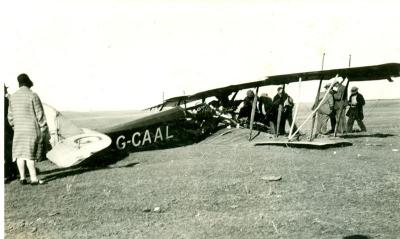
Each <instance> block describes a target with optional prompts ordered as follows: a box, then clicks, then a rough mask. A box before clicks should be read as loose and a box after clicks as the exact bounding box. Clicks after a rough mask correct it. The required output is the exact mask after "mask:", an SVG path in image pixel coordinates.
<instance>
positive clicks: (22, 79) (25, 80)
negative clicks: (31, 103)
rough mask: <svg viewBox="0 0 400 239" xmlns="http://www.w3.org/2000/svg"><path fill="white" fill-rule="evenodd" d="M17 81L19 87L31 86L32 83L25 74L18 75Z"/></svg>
mask: <svg viewBox="0 0 400 239" xmlns="http://www.w3.org/2000/svg"><path fill="white" fill-rule="evenodd" d="M17 79H18V83H19V84H20V85H24V86H27V87H32V86H33V82H32V81H31V79H29V76H28V75H27V74H25V73H22V74H20V75H19V76H18V78H17Z"/></svg>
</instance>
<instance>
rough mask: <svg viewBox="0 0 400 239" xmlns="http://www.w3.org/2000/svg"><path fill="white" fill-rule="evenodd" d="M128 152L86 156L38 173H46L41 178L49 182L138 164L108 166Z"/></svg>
mask: <svg viewBox="0 0 400 239" xmlns="http://www.w3.org/2000/svg"><path fill="white" fill-rule="evenodd" d="M126 156H128V154H112V153H105V154H102V155H98V156H96V157H91V158H88V159H87V160H86V161H85V162H83V163H81V164H79V165H76V166H73V167H69V168H56V169H51V170H46V171H42V172H40V175H46V176H44V177H43V178H42V180H44V181H45V182H50V181H53V180H56V179H60V178H65V177H69V176H74V175H78V174H82V173H85V172H90V171H97V170H104V169H113V168H131V167H134V166H135V165H137V164H139V163H138V162H134V163H130V164H127V165H123V166H119V167H110V166H111V165H113V164H115V163H117V162H118V161H120V160H122V159H124V158H125V157H126Z"/></svg>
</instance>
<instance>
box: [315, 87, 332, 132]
mask: <svg viewBox="0 0 400 239" xmlns="http://www.w3.org/2000/svg"><path fill="white" fill-rule="evenodd" d="M330 86H331V85H330V84H329V83H328V84H326V85H325V89H326V90H328V89H329V87H330ZM325 94H326V91H325V92H321V93H320V94H319V99H318V103H317V104H316V105H314V107H313V109H315V107H317V105H318V104H320V103H319V102H321V100H322V99H323V98H324V96H325ZM333 107H334V102H333V95H332V94H331V92H329V93H328V94H327V96H326V98H325V99H324V101H323V102H322V103H321V106H320V107H319V109H318V110H317V130H316V133H317V135H318V134H321V135H327V134H329V132H330V131H328V120H329V119H330V118H331V115H332V112H333ZM331 120H332V119H331ZM317 135H316V136H317Z"/></svg>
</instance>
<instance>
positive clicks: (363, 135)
mask: <svg viewBox="0 0 400 239" xmlns="http://www.w3.org/2000/svg"><path fill="white" fill-rule="evenodd" d="M393 136H396V135H394V134H382V133H375V134H347V135H342V136H339V137H340V138H344V139H353V138H365V137H371V138H387V137H393Z"/></svg>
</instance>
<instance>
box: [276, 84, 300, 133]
mask: <svg viewBox="0 0 400 239" xmlns="http://www.w3.org/2000/svg"><path fill="white" fill-rule="evenodd" d="M272 104H273V107H274V118H276V119H277V121H278V118H279V114H280V113H281V119H280V122H279V125H278V122H276V124H275V125H276V126H277V127H278V128H279V132H278V134H280V135H284V134H285V125H286V120H287V121H288V122H289V125H292V123H293V115H292V110H293V106H294V103H293V99H292V97H290V96H289V95H288V94H286V92H284V91H283V87H282V86H280V87H278V93H277V94H276V95H275V96H274V99H273V100H272ZM279 109H282V110H281V112H279V111H280V110H279ZM275 116H276V117H275ZM296 130H297V127H296V124H295V125H294V127H293V132H295V131H296Z"/></svg>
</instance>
